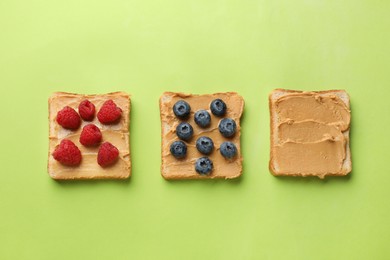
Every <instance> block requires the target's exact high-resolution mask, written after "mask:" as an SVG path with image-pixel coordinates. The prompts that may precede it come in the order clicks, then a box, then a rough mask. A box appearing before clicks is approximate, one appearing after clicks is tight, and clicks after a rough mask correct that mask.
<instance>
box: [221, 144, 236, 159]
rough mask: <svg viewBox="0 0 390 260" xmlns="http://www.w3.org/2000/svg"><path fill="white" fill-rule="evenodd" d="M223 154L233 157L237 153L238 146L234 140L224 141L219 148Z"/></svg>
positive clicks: (226, 156) (229, 157)
mask: <svg viewBox="0 0 390 260" xmlns="http://www.w3.org/2000/svg"><path fill="white" fill-rule="evenodd" d="M219 151H220V152H221V154H222V156H223V157H225V158H227V159H231V158H233V157H234V156H236V154H237V147H236V145H235V144H234V143H232V142H223V143H222V144H221V146H220V148H219Z"/></svg>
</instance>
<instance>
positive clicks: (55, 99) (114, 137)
mask: <svg viewBox="0 0 390 260" xmlns="http://www.w3.org/2000/svg"><path fill="white" fill-rule="evenodd" d="M83 100H89V101H90V102H92V104H94V106H95V109H96V113H95V115H94V117H93V120H92V121H86V120H83V119H81V125H80V127H78V128H77V129H74V130H70V129H66V128H64V127H63V126H61V125H60V124H59V123H58V122H57V114H58V112H59V111H60V110H62V109H63V108H64V107H65V106H69V107H71V108H73V109H74V110H75V111H76V112H77V113H79V110H78V106H79V104H80V102H82V101H83ZM107 100H112V101H113V102H114V103H115V104H116V106H117V107H119V108H120V109H121V110H122V112H121V116H120V119H119V120H117V121H115V122H113V123H110V124H103V123H101V122H100V121H99V120H98V118H97V115H96V114H98V112H99V111H100V108H101V107H102V105H103V103H104V102H106V101H107ZM48 101H49V155H48V173H49V175H50V177H52V178H53V179H56V180H72V179H125V178H128V177H129V176H130V175H131V159H130V144H129V124H130V117H129V116H130V96H129V95H128V94H127V93H124V92H114V93H108V94H103V95H82V94H73V93H65V92H55V93H53V94H52V95H51V97H50V98H49V100H48ZM87 124H94V125H95V126H97V127H98V128H99V129H100V131H101V135H102V140H101V142H100V143H99V144H97V145H95V146H85V145H83V144H81V143H80V134H81V132H82V129H83V127H84V126H85V125H87ZM64 139H67V140H70V141H72V142H73V143H74V144H75V145H76V146H77V147H78V149H79V150H80V152H81V163H80V164H79V165H77V166H68V165H64V164H63V163H60V162H59V161H57V160H56V159H54V157H53V153H54V151H55V150H56V149H57V148H58V147H59V145H60V143H61V141H63V140H64ZM105 142H110V143H111V144H112V145H114V146H115V147H116V148H117V149H118V151H119V156H118V158H117V160H116V161H115V162H114V163H113V164H112V165H110V166H107V167H102V166H100V165H99V164H98V162H97V156H98V152H99V148H100V147H101V144H103V143H105Z"/></svg>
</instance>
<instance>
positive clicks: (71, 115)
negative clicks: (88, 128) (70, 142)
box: [57, 106, 81, 130]
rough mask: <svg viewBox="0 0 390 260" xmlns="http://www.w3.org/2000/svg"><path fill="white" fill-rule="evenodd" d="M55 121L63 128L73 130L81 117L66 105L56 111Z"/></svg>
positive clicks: (79, 122) (78, 124) (77, 126)
mask: <svg viewBox="0 0 390 260" xmlns="http://www.w3.org/2000/svg"><path fill="white" fill-rule="evenodd" d="M57 122H58V124H60V125H61V126H62V127H63V128H67V129H71V130H75V129H77V128H79V127H80V124H81V119H80V116H79V114H77V112H76V111H75V110H74V109H73V108H71V107H69V106H66V107H64V108H63V109H62V110H60V111H58V113H57Z"/></svg>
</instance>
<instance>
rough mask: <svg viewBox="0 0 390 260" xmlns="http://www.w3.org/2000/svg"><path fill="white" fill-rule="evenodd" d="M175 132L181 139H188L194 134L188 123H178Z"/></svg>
mask: <svg viewBox="0 0 390 260" xmlns="http://www.w3.org/2000/svg"><path fill="white" fill-rule="evenodd" d="M176 134H177V136H178V137H179V138H180V139H181V140H184V141H189V140H190V139H191V138H192V135H193V134H194V130H193V129H192V126H191V125H190V124H189V123H180V124H179V125H178V126H177V127H176Z"/></svg>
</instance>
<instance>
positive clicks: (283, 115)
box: [271, 92, 351, 177]
mask: <svg viewBox="0 0 390 260" xmlns="http://www.w3.org/2000/svg"><path fill="white" fill-rule="evenodd" d="M274 108H275V109H276V118H277V129H276V131H275V133H274V134H275V135H276V136H274V137H273V138H275V140H276V141H275V142H274V144H275V146H274V153H273V154H272V156H273V158H271V160H273V161H274V164H275V165H277V167H278V173H281V174H284V175H303V176H305V175H316V176H319V177H324V176H325V175H328V174H330V175H332V174H333V175H337V174H340V173H342V172H343V164H344V161H345V159H346V151H347V149H346V145H347V140H348V138H349V137H348V132H347V131H348V130H349V126H350V119H351V118H350V110H349V103H348V104H346V103H345V102H344V101H343V100H342V99H341V98H340V97H338V96H336V95H333V94H329V93H328V94H323V93H321V94H320V93H317V92H300V93H287V94H284V95H282V96H281V97H279V98H278V99H277V100H275V101H274Z"/></svg>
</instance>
